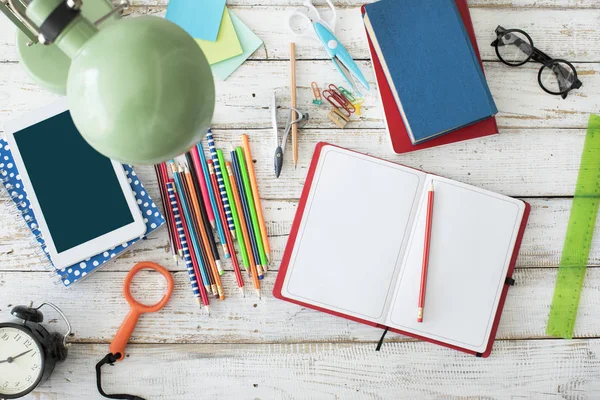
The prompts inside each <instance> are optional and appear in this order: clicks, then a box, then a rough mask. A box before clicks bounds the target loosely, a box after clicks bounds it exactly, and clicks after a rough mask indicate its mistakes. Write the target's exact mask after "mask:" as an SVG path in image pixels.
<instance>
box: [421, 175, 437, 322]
mask: <svg viewBox="0 0 600 400" xmlns="http://www.w3.org/2000/svg"><path fill="white" fill-rule="evenodd" d="M433 197H434V191H433V182H431V184H430V185H429V190H428V192H427V217H426V218H427V221H426V223H425V246H424V247H423V266H422V269H421V289H420V292H419V305H418V309H417V322H423V309H424V308H425V289H426V288H427V270H428V269H429V249H430V244H431V222H432V220H433Z"/></svg>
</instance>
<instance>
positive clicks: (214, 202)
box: [197, 143, 229, 258]
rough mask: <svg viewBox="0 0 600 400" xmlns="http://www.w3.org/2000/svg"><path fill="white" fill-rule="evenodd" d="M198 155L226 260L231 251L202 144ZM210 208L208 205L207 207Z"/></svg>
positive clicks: (199, 145)
mask: <svg viewBox="0 0 600 400" xmlns="http://www.w3.org/2000/svg"><path fill="white" fill-rule="evenodd" d="M197 147H198V154H199V155H200V163H201V165H202V173H203V174H204V179H205V180H206V187H207V190H208V198H209V199H210V204H211V207H212V209H213V212H214V214H215V223H216V225H217V233H218V234H219V241H220V242H221V247H222V248H223V253H224V254H225V258H229V250H228V249H227V243H226V241H225V233H224V232H223V223H224V221H221V218H220V217H219V211H218V208H217V200H216V198H215V194H214V193H213V191H212V190H210V189H208V188H210V176H209V175H208V165H207V164H206V156H205V155H204V148H203V147H202V143H198V145H197ZM207 207H208V205H207Z"/></svg>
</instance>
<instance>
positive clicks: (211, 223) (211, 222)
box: [210, 220, 217, 229]
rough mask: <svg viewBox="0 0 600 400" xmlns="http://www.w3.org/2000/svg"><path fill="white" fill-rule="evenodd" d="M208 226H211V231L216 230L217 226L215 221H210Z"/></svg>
mask: <svg viewBox="0 0 600 400" xmlns="http://www.w3.org/2000/svg"><path fill="white" fill-rule="evenodd" d="M210 226H212V228H213V229H216V227H217V224H215V221H214V220H212V221H210Z"/></svg>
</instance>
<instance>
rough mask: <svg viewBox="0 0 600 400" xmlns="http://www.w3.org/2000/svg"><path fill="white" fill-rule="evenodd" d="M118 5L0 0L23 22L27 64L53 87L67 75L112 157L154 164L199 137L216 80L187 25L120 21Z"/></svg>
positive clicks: (73, 105) (100, 146)
mask: <svg viewBox="0 0 600 400" xmlns="http://www.w3.org/2000/svg"><path fill="white" fill-rule="evenodd" d="M88 3H89V4H88ZM124 7H125V3H122V4H121V5H120V6H118V7H117V8H116V9H113V8H112V6H111V5H110V4H109V3H107V2H106V1H105V0H85V5H84V4H83V2H82V1H81V0H33V1H30V0H0V11H3V12H4V13H5V14H6V15H7V16H8V17H9V18H10V19H11V21H13V23H15V24H16V25H17V26H18V27H19V28H20V30H21V32H20V33H19V34H18V38H17V42H18V48H19V52H20V55H21V59H22V60H23V62H24V64H25V66H26V68H27V70H28V71H29V72H30V73H31V74H32V76H34V78H35V79H36V80H37V81H38V82H40V83H41V84H42V85H43V86H45V87H46V88H49V89H50V90H52V91H54V92H57V93H61V92H64V88H65V82H66V94H67V97H68V102H69V108H70V111H71V116H72V117H73V121H74V122H75V125H76V126H77V128H78V130H79V131H80V132H81V134H82V136H83V137H84V138H85V140H87V141H88V143H90V145H91V146H92V147H94V148H95V149H96V150H98V151H99V152H100V153H102V154H104V155H106V156H107V157H110V158H112V159H115V160H119V161H122V162H126V163H131V164H156V163H159V162H162V161H165V160H168V159H170V158H173V157H175V156H176V155H178V154H181V153H183V152H185V151H187V150H188V149H189V148H190V147H192V146H193V145H194V144H195V143H197V142H198V141H200V140H202V138H203V137H204V135H205V133H206V130H207V128H208V127H209V125H210V122H211V119H212V116H213V112H214V106H215V88H214V81H213V77H212V72H211V69H210V66H209V64H208V62H207V60H206V57H205V56H204V54H203V53H202V50H200V48H199V47H198V45H197V43H196V42H195V40H194V39H193V38H192V37H191V36H190V35H188V34H187V33H186V32H185V31H184V30H183V29H181V28H180V27H179V26H177V25H176V24H174V23H172V22H170V21H167V20H165V19H162V18H159V17H151V16H143V17H134V18H127V19H120V20H117V18H116V17H115V15H116V11H119V10H120V9H122V8H124ZM24 11H25V13H24ZM92 20H93V21H96V23H93V22H91V21H92ZM108 20H112V21H110V22H106V23H103V24H102V25H100V28H98V27H97V26H96V24H97V23H99V22H104V21H108ZM37 41H39V44H35V43H36V42H37ZM28 44H29V46H28ZM58 49H60V50H61V52H58V51H57V50H58ZM62 53H64V54H65V55H66V57H65V56H63V54H62ZM66 70H68V73H67V72H66Z"/></svg>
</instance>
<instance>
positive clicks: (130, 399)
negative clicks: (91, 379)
mask: <svg viewBox="0 0 600 400" xmlns="http://www.w3.org/2000/svg"><path fill="white" fill-rule="evenodd" d="M119 358H121V354H120V353H117V354H112V353H108V354H107V355H106V357H104V358H103V359H102V360H101V361H100V362H99V363H98V364H96V386H97V387H98V393H100V394H101V395H102V396H104V397H106V398H107V399H120V400H145V399H144V398H142V397H138V396H133V395H131V394H106V393H105V392H104V390H103V389H102V371H101V368H102V366H103V365H105V364H110V365H113V364H114V363H115V361H117V360H118V359H119Z"/></svg>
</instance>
